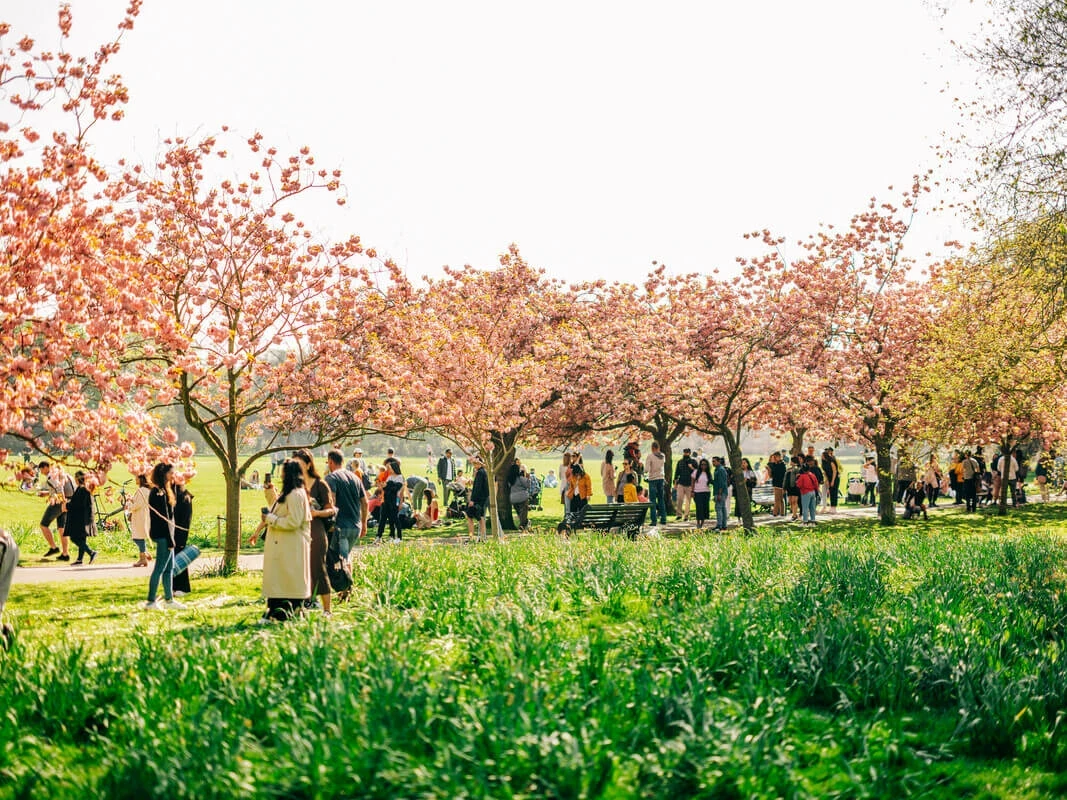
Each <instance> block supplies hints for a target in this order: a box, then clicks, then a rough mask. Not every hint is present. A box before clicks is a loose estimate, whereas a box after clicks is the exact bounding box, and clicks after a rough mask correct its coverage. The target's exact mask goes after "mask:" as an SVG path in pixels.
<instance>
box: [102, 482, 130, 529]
mask: <svg viewBox="0 0 1067 800" xmlns="http://www.w3.org/2000/svg"><path fill="white" fill-rule="evenodd" d="M129 482H130V481H128V480H126V481H123V482H122V485H121V486H120V487H119V497H118V499H119V507H118V508H114V509H112V510H110V511H105V510H104V509H103V508H101V506H100V502H101V500H100V495H98V494H94V495H93V510H94V511H95V512H96V529H97V530H98V531H114V530H117V529H118V527H119V522H118V520H116V519H115V517H118V516H120V515H121V517H122V522H123V524H124V525H125V526H126V532H127V533H132V532H133V531H132V529H131V528H130V511H129V503H130V499H131V498H130V495H129V494H127V492H126V484H128V483H129Z"/></svg>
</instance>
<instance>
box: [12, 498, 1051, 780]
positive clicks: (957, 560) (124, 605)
mask: <svg viewBox="0 0 1067 800" xmlns="http://www.w3.org/2000/svg"><path fill="white" fill-rule="evenodd" d="M1064 511H1065V508H1064V506H1062V505H1056V506H1047V507H1041V508H1027V509H1023V510H1020V511H1019V512H1018V513H1016V514H1013V515H1011V516H1009V517H1007V518H995V517H980V518H969V517H965V516H964V515H952V516H946V517H944V518H942V519H938V520H937V521H932V522H930V523H927V524H916V525H902V526H899V527H897V528H895V529H891V530H882V529H878V528H877V527H875V526H874V525H872V524H871V523H869V522H858V521H851V522H846V521H842V520H838V521H834V522H832V523H829V524H827V525H826V526H825V527H823V528H820V530H819V531H818V532H817V533H816V534H812V533H811V532H810V531H807V532H804V531H801V530H798V529H792V528H784V527H783V528H779V529H775V530H768V531H766V532H762V533H760V534H758V535H756V536H752V537H746V536H742V535H728V536H710V535H708V536H704V535H692V536H686V537H684V538H682V539H645V540H639V541H637V542H629V541H625V540H622V539H619V538H613V539H609V538H604V537H598V536H583V537H581V538H579V539H578V540H560V539H557V538H555V537H554V536H553V537H549V536H533V537H526V538H521V539H513V540H511V541H509V542H507V543H506V544H503V545H498V544H488V545H482V546H477V547H435V548H423V547H391V548H380V549H376V550H372V551H370V550H369V551H365V552H362V553H360V555H359V557H358V558H357V559H356V567H355V578H356V585H355V588H354V591H353V594H352V598H351V600H350V601H349V602H348V603H347V604H345V605H343V606H341V607H340V608H339V609H338V610H337V611H336V613H335V615H334V617H333V619H331V620H323V619H321V618H319V617H312V618H311V619H310V620H308V621H302V622H297V623H293V624H289V625H281V626H271V627H268V628H261V627H258V626H256V625H255V624H254V621H255V619H256V618H257V617H258V615H259V613H260V610H261V607H260V604H259V600H258V587H259V579H258V577H257V576H248V575H241V576H238V577H236V578H233V579H221V578H208V579H199V580H197V581H196V587H195V589H196V590H195V592H194V595H193V597H194V600H193V607H192V608H190V609H189V610H187V611H181V612H171V613H166V614H151V613H148V612H143V611H139V610H137V602H138V601H140V600H141V599H142V598H143V595H144V590H145V586H144V580H143V579H140V580H128V581H126V580H124V581H113V582H108V583H92V582H79V583H77V584H73V585H71V584H63V585H56V586H29V585H17V586H15V587H14V590H13V593H12V596H11V601H10V606H9V608H10V617H11V619H12V620H13V622H14V623H15V625H16V627H17V630H18V637H17V641H16V644H15V647H14V648H13V649H12V651H11V652H9V653H7V654H0V674H3V675H4V678H5V680H4V681H2V682H0V709H4V713H3V715H0V798H8V797H11V798H14V797H42V798H43V797H59V798H65V797H86V796H103V797H149V798H151V797H168V798H184V797H190V798H192V797H196V798H204V797H296V798H303V797H307V798H334V797H337V798H340V797H351V796H361V797H362V796H369V797H442V798H444V797H449V798H452V797H494V798H496V797H522V798H541V797H605V798H621V797H656V798H658V797H666V796H675V797H894V798H895V797H905V796H911V797H946V798H948V797H953V798H954V797H962V796H968V797H987V798H1009V797H1011V798H1014V797H1023V798H1027V797H1033V798H1038V797H1050V796H1060V795H1062V794H1063V793H1064V792H1065V791H1067V778H1064V777H1063V775H1064V774H1067V770H1065V768H1067V742H1065V740H1064V736H1063V728H1064V718H1065V716H1067V660H1065V659H1064V658H1063V653H1064V645H1065V641H1064V638H1065V632H1067V594H1065V589H1067V581H1065V577H1067V576H1065V575H1064V572H1063V564H1064V560H1065V557H1067V544H1065V541H1064V538H1063V536H1064V533H1065V532H1067V525H1064V523H1063V522H1062V521H1061V519H1062V517H1063V514H1064ZM44 754H47V756H46V757H45V756H44Z"/></svg>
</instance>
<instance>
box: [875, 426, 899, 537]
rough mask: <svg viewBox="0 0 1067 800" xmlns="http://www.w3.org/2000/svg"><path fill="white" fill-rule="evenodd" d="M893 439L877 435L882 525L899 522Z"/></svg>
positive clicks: (879, 501)
mask: <svg viewBox="0 0 1067 800" xmlns="http://www.w3.org/2000/svg"><path fill="white" fill-rule="evenodd" d="M892 449H893V442H892V440H891V439H888V438H886V437H882V436H876V437H875V439H874V452H875V457H876V463H877V465H878V521H879V522H880V523H881V524H882V525H896V524H897V507H896V505H895V504H894V503H893V489H894V486H893V469H892V467H893V463H892V457H891V451H892Z"/></svg>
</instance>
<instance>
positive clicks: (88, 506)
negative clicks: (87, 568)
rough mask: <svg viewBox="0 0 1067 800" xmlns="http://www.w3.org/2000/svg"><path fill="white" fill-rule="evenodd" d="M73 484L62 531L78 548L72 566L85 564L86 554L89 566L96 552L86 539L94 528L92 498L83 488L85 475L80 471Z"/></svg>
mask: <svg viewBox="0 0 1067 800" xmlns="http://www.w3.org/2000/svg"><path fill="white" fill-rule="evenodd" d="M74 483H75V484H76V488H75V489H74V494H72V495H71V496H70V500H68V501H67V527H66V528H64V531H65V532H66V535H67V536H68V537H70V540H71V541H72V542H74V544H76V545H77V546H78V558H77V559H76V560H75V561H74V563H73V566H79V565H81V564H84V563H85V556H86V554H88V555H89V563H90V564H92V563H93V562H94V561H95V560H96V551H95V550H93V549H92V548H91V547H89V543H88V537H90V536H92V535H93V534H94V532H95V531H94V529H95V527H96V526H95V524H94V521H93V496H92V494H90V492H89V490H88V489H87V488H86V487H85V473H84V472H82V471H81V470H78V471H77V472H75V473H74Z"/></svg>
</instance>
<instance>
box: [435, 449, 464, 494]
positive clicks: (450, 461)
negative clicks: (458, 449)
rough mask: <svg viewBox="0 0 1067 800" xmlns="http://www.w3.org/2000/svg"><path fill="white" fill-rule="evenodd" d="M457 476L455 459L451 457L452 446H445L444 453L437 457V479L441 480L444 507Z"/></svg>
mask: <svg viewBox="0 0 1067 800" xmlns="http://www.w3.org/2000/svg"><path fill="white" fill-rule="evenodd" d="M458 477H459V472H458V471H457V470H456V459H454V458H452V448H451V447H446V448H445V454H444V455H443V456H441V457H440V458H439V459H437V480H438V481H440V482H441V487H442V488H441V491H442V493H443V494H442V496H443V497H444V502H445V508H448V500H449V497H450V496H451V495H452V482H453V481H454V480H455V479H456V478H458Z"/></svg>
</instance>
